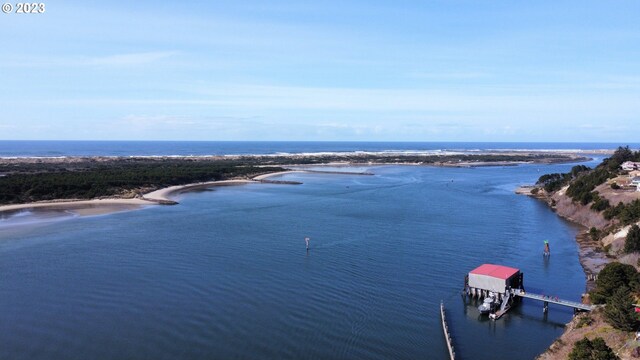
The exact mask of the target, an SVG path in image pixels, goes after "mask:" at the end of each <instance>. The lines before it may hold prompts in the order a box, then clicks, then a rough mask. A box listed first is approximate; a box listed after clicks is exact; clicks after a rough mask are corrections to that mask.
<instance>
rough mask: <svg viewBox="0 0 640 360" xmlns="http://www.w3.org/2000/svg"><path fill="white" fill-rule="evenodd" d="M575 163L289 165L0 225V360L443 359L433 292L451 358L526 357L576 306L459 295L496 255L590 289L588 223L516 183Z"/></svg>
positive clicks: (542, 279)
mask: <svg viewBox="0 0 640 360" xmlns="http://www.w3.org/2000/svg"><path fill="white" fill-rule="evenodd" d="M325 150H326V149H325ZM247 151H249V152H253V151H256V150H247ZM572 165H573V164H558V165H522V166H516V167H486V168H461V169H456V168H436V167H421V166H379V167H378V166H377V167H371V168H366V170H368V171H371V172H373V173H374V174H375V175H373V176H355V175H327V174H298V173H295V174H288V175H284V176H282V177H281V179H286V180H297V181H301V182H303V184H302V185H276V184H250V185H242V186H233V187H220V188H215V189H213V190H212V191H204V192H197V193H189V194H184V195H181V197H180V198H179V201H180V204H179V205H176V206H156V207H149V208H145V209H143V210H138V211H131V212H123V213H116V214H110V215H103V216H96V217H63V218H61V220H59V221H52V220H50V219H49V220H48V221H46V222H43V223H41V224H37V225H34V224H32V223H29V224H28V225H24V224H23V225H21V226H9V227H7V226H5V227H0V309H2V315H1V316H0V359H176V358H180V359H444V358H445V357H446V347H445V342H444V337H443V334H442V329H441V326H440V323H439V304H440V301H444V303H445V306H446V308H447V316H448V319H449V325H450V327H451V332H452V335H453V339H454V343H455V344H454V345H455V348H456V352H457V354H458V355H459V358H464V359H496V358H504V359H508V358H511V359H533V358H534V357H535V356H536V355H537V354H539V353H540V352H542V351H544V350H545V348H546V347H547V346H549V345H550V344H551V343H552V342H553V341H554V339H555V338H556V337H558V336H559V335H560V334H561V333H562V330H563V325H564V324H565V323H566V322H568V321H569V320H570V319H571V317H572V312H571V310H569V309H563V308H560V307H557V306H554V305H550V311H549V313H548V314H547V315H543V312H542V305H541V304H539V303H536V302H533V301H530V300H524V301H523V303H522V304H521V305H519V306H518V307H516V308H515V309H513V310H512V311H511V312H509V313H508V314H507V315H506V316H505V317H503V318H502V319H500V320H498V321H495V322H494V321H490V320H488V319H487V318H486V317H482V316H480V315H479V313H478V312H477V310H476V306H477V304H473V303H469V302H467V301H465V300H464V299H463V298H462V296H461V295H460V291H461V289H462V285H463V279H464V275H465V274H466V273H467V272H468V271H470V270H471V269H473V268H475V267H477V266H478V265H480V264H482V263H496V264H502V265H507V266H513V267H517V268H519V269H521V270H522V271H523V272H524V281H525V286H526V288H527V289H528V290H530V291H540V292H543V293H544V294H549V295H554V296H560V297H562V298H566V299H573V300H579V299H580V295H581V293H582V292H583V291H584V287H585V279H584V274H583V272H582V269H581V267H580V264H579V262H578V254H577V245H576V243H575V240H574V237H575V235H576V232H577V231H578V229H577V228H576V227H574V226H572V225H571V224H570V223H568V222H566V221H564V220H562V219H560V218H559V217H558V216H556V215H555V214H554V213H553V212H552V211H551V210H549V209H548V208H547V207H546V206H545V205H544V204H542V203H540V202H539V201H536V200H534V199H531V198H528V197H525V196H518V195H515V194H514V193H513V190H514V189H515V187H516V186H517V185H518V184H522V183H532V182H534V181H535V180H536V179H537V178H538V177H539V176H540V175H541V174H544V173H550V172H561V171H567V170H568V169H569V168H570V167H571V166H572ZM589 165H591V166H593V165H595V164H594V163H591V164H589ZM360 170H361V169H360ZM24 216H25V217H29V214H27V215H24ZM9 220H10V219H9ZM20 221H22V222H24V219H22V220H20ZM305 236H309V237H310V238H311V249H310V250H309V251H308V252H307V251H306V250H305V244H304V237H305ZM545 239H548V240H549V241H550V244H551V251H552V255H551V257H550V258H549V259H544V258H543V256H542V246H543V240H545Z"/></svg>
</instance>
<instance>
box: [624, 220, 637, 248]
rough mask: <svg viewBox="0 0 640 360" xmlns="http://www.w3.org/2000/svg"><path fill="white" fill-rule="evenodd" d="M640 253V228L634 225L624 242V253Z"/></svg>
mask: <svg viewBox="0 0 640 360" xmlns="http://www.w3.org/2000/svg"><path fill="white" fill-rule="evenodd" d="M639 251H640V227H638V225H633V226H632V227H631V229H629V233H627V238H626V239H625V241H624V252H626V253H632V252H639Z"/></svg>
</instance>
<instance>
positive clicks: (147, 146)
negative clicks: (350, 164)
mask: <svg viewBox="0 0 640 360" xmlns="http://www.w3.org/2000/svg"><path fill="white" fill-rule="evenodd" d="M620 145H623V146H625V145H629V146H630V147H632V148H634V149H638V148H640V143H634V144H618V143H540V142H538V143H509V142H495V143H492V142H330V141H318V142H314V141H22V140H21V141H7V140H0V158H2V157H61V156H154V155H164V156H167V155H185V156H188V155H194V156H198V155H246V154H278V153H312V152H353V151H439V150H466V151H473V150H495V149H520V150H523V149H543V150H555V149H565V150H567V149H569V150H575V149H585V150H600V149H615V148H617V147H618V146H620Z"/></svg>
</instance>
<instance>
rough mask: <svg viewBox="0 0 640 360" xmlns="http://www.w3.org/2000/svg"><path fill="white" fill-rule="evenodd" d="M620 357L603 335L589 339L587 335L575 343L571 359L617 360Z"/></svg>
mask: <svg viewBox="0 0 640 360" xmlns="http://www.w3.org/2000/svg"><path fill="white" fill-rule="evenodd" d="M615 359H619V358H618V357H617V356H616V354H614V353H613V350H611V348H610V347H609V346H607V343H605V342H604V340H603V339H602V338H601V337H597V338H595V339H593V340H589V339H587V338H586V337H585V338H583V339H582V340H579V341H577V342H576V343H575V345H573V350H571V353H570V354H569V360H615Z"/></svg>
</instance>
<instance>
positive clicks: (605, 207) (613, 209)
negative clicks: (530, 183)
mask: <svg viewBox="0 0 640 360" xmlns="http://www.w3.org/2000/svg"><path fill="white" fill-rule="evenodd" d="M625 161H640V151H635V152H634V151H631V150H630V149H629V147H628V146H626V147H618V149H617V150H616V151H615V152H614V153H613V155H612V156H611V157H609V158H606V159H604V160H603V161H602V163H601V164H600V165H598V166H597V167H596V168H595V169H589V168H588V167H586V166H583V165H578V166H574V167H573V168H572V169H571V171H570V172H568V173H566V174H558V173H556V174H547V175H543V176H541V177H540V178H539V179H538V182H537V184H538V185H540V186H542V187H544V189H545V190H546V191H547V192H553V191H557V190H560V189H561V188H562V187H563V186H566V185H567V184H569V187H568V189H567V192H566V194H567V196H569V197H571V199H572V200H574V201H576V202H579V203H581V204H582V205H587V204H589V203H591V209H593V210H595V211H598V212H603V216H604V217H605V218H606V219H607V220H611V219H614V218H615V219H618V220H619V221H620V222H621V223H622V224H625V225H626V224H630V223H632V222H635V221H638V220H640V201H639V200H635V201H633V202H631V203H629V204H626V205H625V204H623V203H619V204H618V205H616V206H611V204H610V203H609V201H608V200H606V199H604V198H602V197H600V194H598V192H597V191H594V189H595V188H596V187H597V186H598V185H600V184H602V183H604V182H606V181H607V180H608V179H611V178H614V177H616V176H618V175H619V174H620V173H621V171H622V170H621V167H620V166H621V165H622V163H624V162H625Z"/></svg>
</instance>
